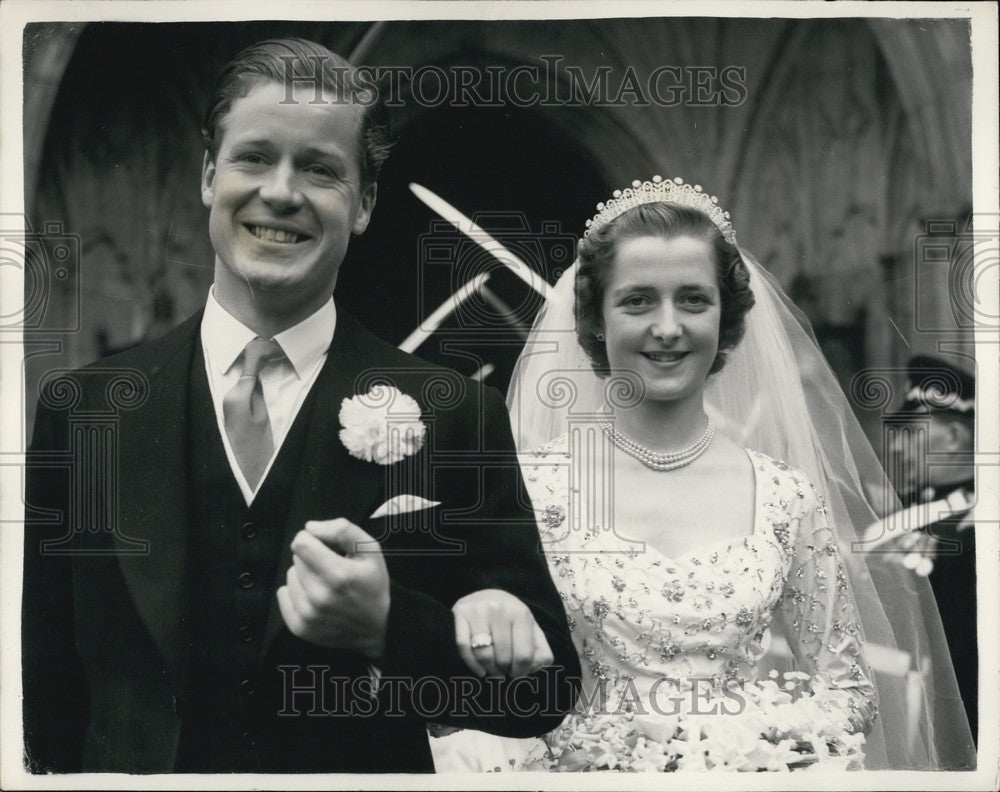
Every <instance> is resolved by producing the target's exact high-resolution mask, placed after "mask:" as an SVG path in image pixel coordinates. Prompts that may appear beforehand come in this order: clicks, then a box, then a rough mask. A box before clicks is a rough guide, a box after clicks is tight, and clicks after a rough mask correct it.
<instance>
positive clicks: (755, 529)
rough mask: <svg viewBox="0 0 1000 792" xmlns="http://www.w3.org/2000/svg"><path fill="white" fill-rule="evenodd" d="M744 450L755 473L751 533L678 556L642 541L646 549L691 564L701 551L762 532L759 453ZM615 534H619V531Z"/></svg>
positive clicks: (733, 543)
mask: <svg viewBox="0 0 1000 792" xmlns="http://www.w3.org/2000/svg"><path fill="white" fill-rule="evenodd" d="M743 451H744V453H746V455H747V457H748V458H749V460H750V470H751V472H752V474H753V521H752V523H751V527H750V533H748V534H745V535H744V536H737V537H735V538H733V539H718V540H716V541H714V542H708V543H706V544H703V545H699V546H698V547H695V548H693V549H692V550H688V551H687V552H684V553H681V554H680V555H676V556H671V555H667V554H666V553H664V552H663V551H662V550H659V549H657V548H656V547H654V546H653V545H652V544H651V543H650V542H646V541H643V542H641V544H643V545H644V550H645V551H648V550H652V551H653V552H654V553H656V555H658V556H659V557H660V558H662V559H663V560H664V561H666V562H668V563H672V564H681V563H688V564H690V563H691V559H692V558H694V557H695V556H697V555H699V554H700V553H704V552H706V551H710V550H711V549H712V548H715V547H721V548H724V549H726V550H730V549H732V548H733V547H735V546H736V545H737V544H743V543H745V542H747V541H749V540H751V539H754V538H755V537H756V536H757V535H758V533H759V532H760V527H759V521H760V520H761V517H762V514H763V511H764V510H763V509H762V508H761V502H760V501H761V490H762V487H761V482H760V477H759V476H758V475H757V464H756V462H757V459H756V457H757V453H756V452H755V451H754V450H753V449H751V448H746V447H744V448H743ZM615 535H616V536H617V533H616V534H615ZM618 538H619V539H623V538H624V537H621V536H618ZM626 541H627V540H626ZM636 544H639V542H636ZM619 552H620V551H619ZM625 552H631V551H625ZM636 552H644V551H640V550H638V549H637V548H636ZM696 566H697V565H696Z"/></svg>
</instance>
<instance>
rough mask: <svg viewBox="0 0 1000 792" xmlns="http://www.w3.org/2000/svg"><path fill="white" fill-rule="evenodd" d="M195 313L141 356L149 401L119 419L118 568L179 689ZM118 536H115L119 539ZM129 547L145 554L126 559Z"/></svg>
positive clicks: (184, 659)
mask: <svg viewBox="0 0 1000 792" xmlns="http://www.w3.org/2000/svg"><path fill="white" fill-rule="evenodd" d="M200 327H201V312H199V313H198V314H196V315H195V316H193V317H192V318H191V319H189V320H188V321H186V322H185V323H184V324H182V325H181V326H180V327H178V328H177V330H175V331H173V332H172V333H171V334H170V335H169V336H167V337H165V338H164V339H163V340H162V342H161V343H160V344H158V345H157V346H155V347H153V348H152V349H151V350H150V351H149V352H148V353H147V356H148V357H147V359H148V360H149V364H150V365H149V368H148V370H147V376H148V378H149V385H150V393H149V398H148V400H147V401H146V403H145V404H143V405H141V406H140V407H139V408H138V409H136V410H134V411H131V412H129V411H126V412H123V413H122V414H121V424H120V425H121V432H120V439H119V448H120V453H119V470H120V479H119V481H120V488H119V497H118V514H119V515H120V518H119V523H118V531H117V532H116V533H115V539H116V544H117V548H116V549H117V551H118V562H119V566H120V567H121V570H122V573H123V575H124V577H125V581H126V583H127V585H128V588H129V591H130V593H131V595H132V599H133V601H134V603H135V607H136V610H137V611H138V612H139V615H140V616H141V617H142V620H143V621H144V622H145V624H146V626H147V628H148V629H149V631H150V633H151V634H152V636H153V639H154V641H155V642H156V644H157V646H158V647H159V649H160V652H161V654H162V655H163V658H164V662H165V663H166V665H167V667H168V669H169V670H170V671H171V673H172V674H173V675H174V681H175V683H176V684H177V685H178V689H183V687H184V680H185V678H186V674H187V663H188V653H187V647H188V624H187V619H186V615H187V598H186V591H187V583H188V581H187V522H188V515H187V498H186V493H187V476H186V459H185V452H184V448H185V434H184V428H185V426H186V421H187V397H188V380H189V376H190V365H191V353H192V350H193V345H194V344H195V343H197V342H198V338H199V336H198V330H199V328H200ZM119 534H120V535H119ZM133 540H138V541H140V542H145V543H146V548H147V549H146V551H145V552H143V553H140V554H137V553H135V552H134V549H133V550H132V551H131V552H129V548H134V544H133Z"/></svg>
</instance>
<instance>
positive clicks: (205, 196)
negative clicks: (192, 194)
mask: <svg viewBox="0 0 1000 792" xmlns="http://www.w3.org/2000/svg"><path fill="white" fill-rule="evenodd" d="M214 200H215V160H214V159H212V156H211V155H210V154H209V153H208V152H207V151H206V152H205V159H204V160H203V161H202V163H201V202H202V203H203V204H205V206H207V207H209V208H211V206H212V202H213V201H214Z"/></svg>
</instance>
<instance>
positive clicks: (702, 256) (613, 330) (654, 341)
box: [603, 236, 721, 401]
mask: <svg viewBox="0 0 1000 792" xmlns="http://www.w3.org/2000/svg"><path fill="white" fill-rule="evenodd" d="M603 316H604V334H605V346H606V349H607V354H608V361H609V363H610V364H611V369H612V370H619V371H621V370H625V371H631V372H634V373H636V374H638V375H639V376H640V377H641V378H642V380H643V383H644V384H645V389H646V398H647V399H652V400H657V401H678V400H684V399H688V398H692V397H697V398H699V399H700V398H701V394H702V390H703V388H704V385H705V380H706V378H707V377H708V373H709V371H710V370H711V368H712V363H713V362H714V361H715V356H716V353H717V352H718V349H719V319H720V316H721V303H720V295H719V285H718V277H717V274H716V263H715V255H714V252H713V249H712V246H711V243H709V242H708V241H706V240H704V239H697V238H695V237H691V236H679V237H675V238H671V239H667V238H664V237H660V236H642V237H630V238H625V239H622V240H620V241H619V242H618V244H617V247H616V251H615V257H614V261H613V264H612V267H611V273H610V276H609V277H608V279H607V282H606V286H605V290H604V304H603Z"/></svg>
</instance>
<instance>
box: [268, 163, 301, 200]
mask: <svg viewBox="0 0 1000 792" xmlns="http://www.w3.org/2000/svg"><path fill="white" fill-rule="evenodd" d="M260 197H261V199H262V200H263V201H264V202H265V203H267V204H268V205H269V206H271V207H273V208H274V209H278V210H283V211H287V210H289V209H295V208H297V207H298V206H300V205H301V204H302V200H303V198H302V193H301V192H300V191H299V187H298V183H297V178H296V173H295V168H294V167H292V165H291V163H288V162H279V163H278V164H277V165H276V166H275V167H274V168H272V169H271V170H270V171H269V172H268V175H267V178H266V179H265V180H264V183H263V184H262V185H261V187H260Z"/></svg>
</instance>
